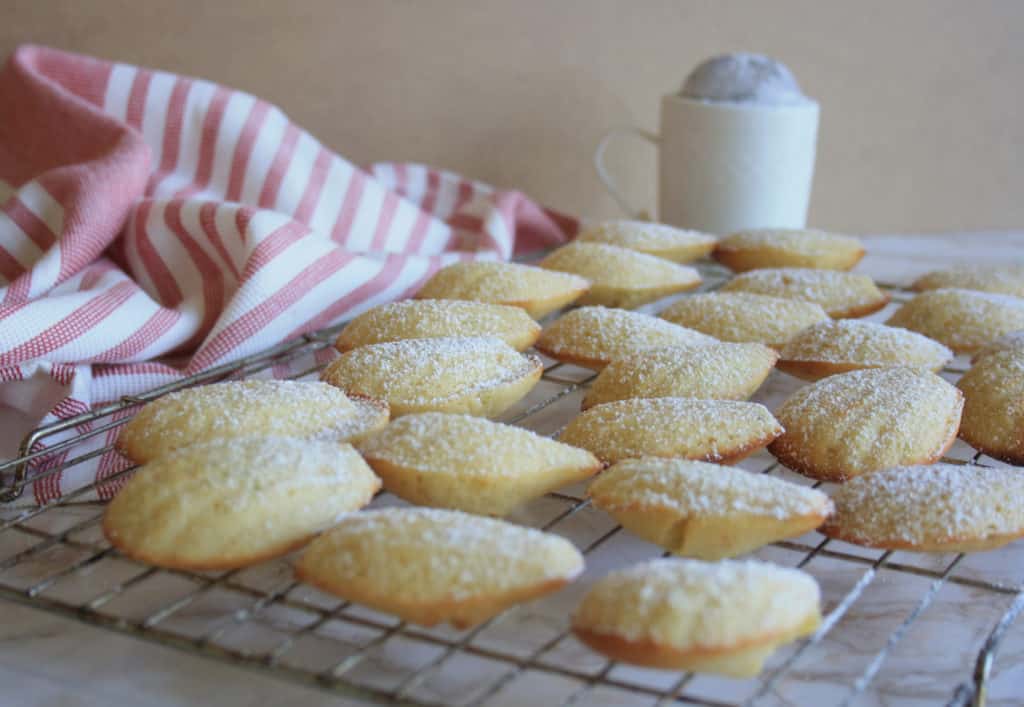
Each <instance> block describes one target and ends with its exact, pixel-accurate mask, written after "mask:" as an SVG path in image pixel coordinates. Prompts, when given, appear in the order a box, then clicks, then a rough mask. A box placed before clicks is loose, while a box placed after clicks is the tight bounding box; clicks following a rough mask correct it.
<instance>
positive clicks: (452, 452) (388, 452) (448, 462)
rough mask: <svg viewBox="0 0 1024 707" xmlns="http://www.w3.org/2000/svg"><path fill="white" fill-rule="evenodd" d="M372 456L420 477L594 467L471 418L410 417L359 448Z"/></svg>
mask: <svg viewBox="0 0 1024 707" xmlns="http://www.w3.org/2000/svg"><path fill="white" fill-rule="evenodd" d="M358 446H359V449H360V451H362V453H363V454H365V455H366V456H367V457H372V458H374V459H384V460H387V461H388V462H390V463H391V464H393V465H395V466H398V467H401V468H404V469H413V470H415V471H418V472H422V473H426V474H430V473H445V474H458V475H459V476H465V477H478V476H490V477H507V478H515V477H519V476H523V475H526V474H534V473H541V472H544V471H551V470H552V469H554V468H558V467H566V466H579V467H589V466H594V465H595V463H596V460H595V459H594V457H593V456H591V455H590V454H589V453H588V452H585V451H584V450H582V449H576V448H575V447H570V446H569V445H567V444H560V443H559V442H555V441H553V440H551V439H548V438H547V437H542V436H541V435H538V434H536V433H534V432H531V431H529V430H526V429H523V428H521V427H514V426H512V425H504V424H501V423H498V422H492V421H490V420H487V419H484V418H481V417H474V416H472V415H449V414H444V413H436V412H428V413H421V414H416V415H406V416H404V417H401V418H399V419H397V420H395V421H394V422H392V423H391V424H390V425H389V426H388V427H387V428H386V429H384V430H382V431H381V432H379V433H377V434H375V435H372V436H371V437H369V438H367V439H366V440H363V441H362V442H360V443H359V445H358Z"/></svg>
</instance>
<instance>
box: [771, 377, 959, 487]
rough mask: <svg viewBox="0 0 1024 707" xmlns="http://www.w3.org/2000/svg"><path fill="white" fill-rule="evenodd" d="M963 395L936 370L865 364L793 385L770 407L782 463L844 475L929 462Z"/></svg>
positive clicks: (818, 474) (955, 421)
mask: <svg viewBox="0 0 1024 707" xmlns="http://www.w3.org/2000/svg"><path fill="white" fill-rule="evenodd" d="M962 406H963V396H962V395H961V394H960V393H959V391H958V390H957V389H956V388H955V387H953V386H952V385H950V384H949V383H947V382H946V381H944V380H943V379H942V378H940V377H939V376H937V375H935V374H934V373H931V372H929V371H922V370H920V369H911V368H868V369H862V370H858V371H852V372H850V373H841V374H839V375H834V376H829V377H828V378H824V379H822V380H820V381H818V382H817V383H814V384H813V385H809V386H806V387H803V388H801V389H800V390H798V391H796V392H795V393H794V394H793V395H792V396H791V397H790V398H789V399H788V400H786V402H785V403H783V404H782V406H781V407H780V408H779V409H778V410H777V411H776V413H775V416H776V417H777V418H778V420H779V422H780V423H782V425H783V427H785V428H786V431H785V433H783V435H782V436H781V437H779V438H778V439H777V440H775V442H774V443H773V444H772V447H771V449H772V451H773V452H775V453H776V456H778V457H779V458H780V459H781V460H782V461H783V463H785V464H787V465H788V466H791V467H793V468H795V469H797V470H798V471H801V472H803V473H808V474H810V475H812V476H814V477H815V478H848V477H851V476H856V475H858V474H862V473H867V472H871V471H876V470H878V469H884V468H887V467H891V466H896V465H899V464H913V463H921V462H923V461H928V462H930V461H934V459H935V458H936V457H937V456H938V455H939V454H940V453H941V452H942V451H943V450H944V448H945V446H946V444H947V443H948V442H949V441H950V440H951V439H952V438H953V437H954V436H955V434H956V430H957V427H958V426H959V422H960V411H961V409H962Z"/></svg>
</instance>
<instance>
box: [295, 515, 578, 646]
mask: <svg viewBox="0 0 1024 707" xmlns="http://www.w3.org/2000/svg"><path fill="white" fill-rule="evenodd" d="M582 572H583V556H582V555H581V554H580V552H579V550H577V549H576V548H575V547H574V546H573V544H572V543H571V542H569V541H568V540H566V539H565V538H563V537H561V536H558V535H553V534H550V533H544V532H541V531H539V530H535V529H533V528H524V527H522V526H518V525H513V524H512V523H506V522H505V521H501V520H495V519H492V518H484V517H481V516H476V515H470V514H468V513H461V512H459V511H445V510H439V509H435V508H387V509H383V510H375V511H365V512H363V513H353V514H351V515H348V516H345V517H344V518H342V520H341V522H340V523H339V524H338V525H337V526H335V527H334V528H333V529H331V530H330V531H328V532H326V533H324V534H323V535H321V536H320V537H319V538H317V539H316V540H315V541H313V542H312V543H311V544H310V546H309V547H308V548H307V549H306V550H305V552H304V553H303V554H302V557H301V558H300V560H299V562H298V565H297V566H296V573H297V575H298V576H299V578H300V579H301V580H303V581H304V582H307V583H309V584H312V585H313V586H315V587H317V588H318V589H322V590H324V591H326V592H330V593H331V594H335V595H337V596H339V597H341V598H342V599H345V600H347V601H352V602H356V603H358V604H364V605H366V606H368V607H370V608H372V609H376V610H378V611H384V612H388V613H391V614H395V615H396V616H399V617H400V618H402V619H403V620H405V621H410V622H412V623H417V624H422V625H425V626H433V625H434V624H437V623H441V622H449V623H451V624H453V625H454V626H456V627H457V628H467V627H469V626H472V625H474V624H478V623H480V622H482V621H486V620H487V619H489V618H491V617H492V616H494V615H496V614H498V613H500V612H502V611H503V610H505V609H506V608H508V607H510V606H512V605H514V604H519V603H521V602H525V601H529V600H530V599H533V598H535V597H539V596H541V595H544V594H549V593H551V592H554V591H556V590H558V589H559V588H561V587H562V586H564V585H565V584H567V583H569V582H571V581H572V580H574V579H575V578H576V577H577V576H579V575H580V573H582Z"/></svg>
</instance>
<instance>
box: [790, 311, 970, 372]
mask: <svg viewBox="0 0 1024 707" xmlns="http://www.w3.org/2000/svg"><path fill="white" fill-rule="evenodd" d="M782 358H783V359H784V360H787V361H827V362H830V363H842V364H851V365H857V366H864V367H883V366H909V367H913V368H918V367H920V368H925V369H928V370H933V371H934V370H938V369H939V368H942V366H944V365H945V364H946V363H948V362H949V361H950V359H952V358H953V352H952V351H950V350H949V349H948V348H946V347H945V346H943V345H942V344H940V343H938V342H937V341H933V340H931V339H929V338H927V337H925V336H922V335H921V334H917V333H915V332H912V331H909V330H907V329H901V328H898V327H890V326H885V325H884V324H878V323H876V322H864V321H859V320H856V319H843V320H838V321H826V322H821V323H819V324H815V325H814V326H811V327H808V328H807V329H804V330H803V331H802V332H800V333H799V334H797V335H796V336H795V337H794V338H793V339H792V340H790V342H789V343H788V344H786V346H785V348H783V350H782Z"/></svg>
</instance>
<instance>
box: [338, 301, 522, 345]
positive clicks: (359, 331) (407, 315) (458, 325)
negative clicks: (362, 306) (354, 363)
mask: <svg viewBox="0 0 1024 707" xmlns="http://www.w3.org/2000/svg"><path fill="white" fill-rule="evenodd" d="M539 335H540V325H538V324H537V322H535V321H533V319H532V318H531V317H530V315H529V314H527V313H526V312H525V311H524V310H523V309H521V308H520V307H510V306H507V305H501V304H490V303H488V302H470V301H462V300H405V301H402V302H391V303H388V304H382V305H380V306H378V307H374V308H373V309H371V310H369V311H366V312H363V313H362V314H360V315H359V316H358V317H356V318H355V319H353V320H352V321H351V322H349V323H348V324H347V325H346V326H345V328H344V329H342V330H341V334H339V335H338V340H337V341H336V342H335V344H334V345H335V347H336V348H337V349H338V350H339V351H342V352H345V351H350V350H351V349H355V348H358V347H360V346H366V345H367V344H381V343H384V342H386V341H401V340H403V339H434V338H438V337H443V336H496V337H498V338H499V339H501V340H502V341H504V342H505V343H506V344H508V345H509V346H511V347H512V348H514V349H516V350H517V351H522V350H524V349H528V348H529V347H531V346H533V342H535V341H536V340H537V337H538V336H539Z"/></svg>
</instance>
